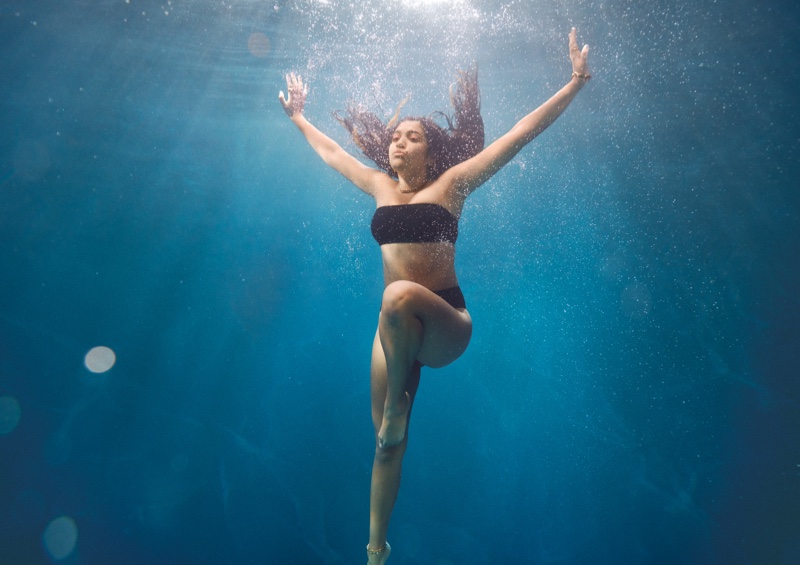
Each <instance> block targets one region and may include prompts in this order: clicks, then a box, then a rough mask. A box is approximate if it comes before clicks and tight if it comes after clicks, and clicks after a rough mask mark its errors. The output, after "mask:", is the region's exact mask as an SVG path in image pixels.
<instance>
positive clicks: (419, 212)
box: [371, 202, 458, 245]
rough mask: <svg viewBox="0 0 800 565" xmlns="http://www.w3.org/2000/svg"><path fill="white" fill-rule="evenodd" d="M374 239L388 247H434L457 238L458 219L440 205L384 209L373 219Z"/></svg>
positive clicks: (376, 212)
mask: <svg viewBox="0 0 800 565" xmlns="http://www.w3.org/2000/svg"><path fill="white" fill-rule="evenodd" d="M371 227H372V237H374V238H375V241H377V242H378V244H379V245H384V244H385V243H434V242H442V241H449V242H450V243H453V244H455V242H456V239H457V238H458V218H456V217H455V216H454V215H453V214H452V213H451V212H450V211H449V210H448V209H447V208H445V207H444V206H442V205H440V204H430V203H427V202H426V203H419V204H398V205H395V206H381V207H380V208H378V209H377V210H375V214H374V215H373V216H372V226H371Z"/></svg>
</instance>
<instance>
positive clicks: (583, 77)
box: [572, 71, 592, 80]
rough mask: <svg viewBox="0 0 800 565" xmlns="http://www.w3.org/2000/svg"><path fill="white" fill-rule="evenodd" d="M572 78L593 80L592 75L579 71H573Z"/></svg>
mask: <svg viewBox="0 0 800 565" xmlns="http://www.w3.org/2000/svg"><path fill="white" fill-rule="evenodd" d="M572 76H574V77H578V78H582V79H583V80H589V79H590V78H592V75H590V74H589V73H579V72H577V71H572Z"/></svg>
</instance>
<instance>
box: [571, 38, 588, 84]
mask: <svg viewBox="0 0 800 565" xmlns="http://www.w3.org/2000/svg"><path fill="white" fill-rule="evenodd" d="M569 58H570V60H571V61H572V71H573V72H575V73H578V75H587V76H588V75H589V45H588V44H586V45H584V46H583V48H582V49H580V48H579V47H578V30H577V29H575V28H574V27H573V28H572V29H571V30H570V32H569Z"/></svg>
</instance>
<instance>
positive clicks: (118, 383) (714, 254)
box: [0, 0, 800, 565]
mask: <svg viewBox="0 0 800 565" xmlns="http://www.w3.org/2000/svg"><path fill="white" fill-rule="evenodd" d="M799 20H800V17H799V11H798V9H797V8H796V7H795V4H794V3H789V2H783V3H778V2H772V3H766V4H765V3H761V2H755V1H753V0H748V1H744V0H739V1H736V0H733V1H724V0H718V1H703V2H665V1H663V0H662V1H661V2H658V3H655V2H643V3H637V2H628V1H624V0H611V1H606V2H599V1H578V2H573V3H567V2H560V1H557V0H541V1H536V2H533V1H531V2H520V1H513V2H512V1H509V2H497V1H491V2H489V1H487V2H478V1H477V0H458V1H456V0H440V1H439V2H438V3H437V2H428V3H424V2H411V1H410V0H409V1H404V0H398V2H394V3H391V4H388V3H384V2H379V1H378V0H365V1H362V2H354V3H350V2H346V1H343V0H331V1H329V2H322V1H316V2H315V1H311V0H302V1H301V0H296V1H290V2H287V1H283V0H274V1H271V2H255V1H252V0H251V1H237V0H230V1H229V2H187V1H183V0H172V1H168V2H162V1H159V2H155V1H150V0H130V2H126V1H125V0H114V1H110V0H106V1H103V2H97V1H91V2H90V1H88V0H78V1H74V2H43V1H25V2H23V1H2V2H0V43H1V44H2V47H3V51H2V52H3V57H0V104H1V105H0V124H2V135H0V432H2V435H0V563H2V564H13V565H16V564H22V565H28V564H39V563H51V562H55V561H57V562H61V563H69V564H91V565H94V564H105V563H114V564H137V565H139V564H183V563H187V564H189V563H191V564H205V563H209V564H217V563H220V564H228V563H232V564H238V563H243V564H249V563H270V564H312V563H331V564H345V563H346V564H352V563H363V562H364V561H365V559H364V555H363V547H364V544H365V543H366V541H367V526H368V497H369V477H370V467H371V462H372V454H373V438H372V433H373V432H372V428H371V422H370V414H369V397H368V370H369V353H370V346H371V340H372V336H373V334H374V331H375V325H376V321H377V309H378V305H379V301H380V295H381V288H382V282H381V274H380V257H379V254H378V249H377V246H376V245H375V243H374V242H373V241H372V240H371V238H370V234H369V229H368V222H369V217H370V215H371V211H372V202H371V200H370V199H369V198H368V197H365V196H363V195H362V194H361V193H360V192H358V191H357V190H355V189H353V188H352V187H351V186H349V185H348V184H347V182H346V181H345V180H344V179H342V178H341V177H340V176H339V175H337V174H336V173H335V172H333V171H331V170H329V169H327V168H326V167H325V166H324V165H323V164H322V163H321V162H319V160H318V159H317V158H316V156H315V155H314V154H313V152H312V151H311V150H310V149H309V148H308V147H307V145H306V144H305V141H304V140H303V138H302V136H301V135H300V134H298V132H297V131H296V130H295V128H294V127H293V126H292V124H291V123H290V122H289V121H288V120H287V119H286V118H285V116H284V114H283V112H282V110H281V108H280V106H279V104H278V102H277V100H276V97H277V92H278V90H280V89H282V88H283V89H285V84H284V83H283V82H282V76H283V74H284V73H286V72H287V71H297V72H300V73H302V74H303V75H304V76H305V77H306V78H307V79H308V80H309V81H310V82H311V85H312V91H311V95H310V97H309V101H308V105H307V115H308V116H309V118H310V119H311V120H312V121H314V122H315V123H316V124H317V125H319V126H320V127H321V128H322V129H323V130H325V131H326V132H328V133H329V134H330V135H332V136H333V137H334V138H335V139H337V140H338V141H339V142H340V143H342V144H343V145H344V146H345V147H347V148H348V149H349V150H354V147H353V145H352V143H349V142H348V140H347V138H346V135H345V132H344V130H343V129H342V128H340V127H339V126H338V124H336V122H335V121H334V119H333V118H332V116H331V112H332V111H333V110H335V109H341V108H343V107H344V106H345V104H346V102H347V100H349V99H355V100H360V101H364V102H367V103H369V104H370V105H372V106H373V107H376V108H377V107H380V108H383V110H384V111H386V112H387V113H390V112H391V111H392V110H393V108H394V105H395V104H396V103H397V102H399V100H400V99H402V97H403V96H404V95H405V94H406V93H408V92H411V93H412V101H411V103H410V104H409V106H408V107H407V110H408V112H409V113H428V112H432V111H434V110H437V109H447V94H446V93H447V86H448V84H449V83H450V82H451V81H452V80H453V76H454V72H455V69H457V68H459V67H465V66H466V65H468V64H469V63H470V62H471V61H473V60H474V61H477V63H478V65H479V68H480V81H481V87H482V92H483V110H484V112H483V113H484V118H485V121H486V129H487V137H488V138H490V139H492V138H494V137H497V136H498V135H501V134H502V133H504V132H505V131H506V130H507V129H508V128H510V127H511V126H512V125H513V124H514V123H515V121H516V120H517V119H519V118H520V117H521V116H523V115H524V114H525V113H526V112H528V111H530V110H532V109H533V108H535V107H536V106H537V105H538V104H539V103H541V102H542V101H544V100H546V99H547V97H549V96H550V95H551V94H552V93H553V92H555V91H556V90H557V89H558V88H559V87H560V86H561V85H562V84H563V83H564V82H565V81H566V80H567V78H568V76H569V72H570V68H569V61H568V59H567V56H566V55H567V51H566V33H567V32H568V30H569V27H570V26H571V25H576V26H577V27H578V28H579V40H580V41H581V42H582V43H583V42H587V43H589V44H590V45H591V48H592V50H591V53H590V66H591V70H592V72H593V74H594V75H595V77H594V79H593V80H592V81H591V82H590V83H589V85H588V86H587V88H585V89H584V90H583V91H582V92H581V93H580V95H579V97H578V98H577V99H576V100H575V102H574V103H573V104H572V106H571V107H570V108H569V109H568V110H567V112H566V113H565V114H564V115H563V116H562V117H561V118H560V119H559V120H558V122H557V123H556V124H555V125H554V126H553V127H552V128H551V129H549V130H548V131H547V132H545V133H544V134H543V135H542V136H541V137H540V138H538V139H537V140H536V141H535V142H534V143H533V144H532V145H531V146H529V147H528V148H526V149H525V150H524V151H523V152H522V153H521V154H520V155H519V156H518V157H517V158H516V159H515V160H514V161H513V162H512V163H511V164H509V165H508V166H507V167H506V168H505V169H504V170H503V171H502V172H501V173H500V174H498V175H497V176H496V177H495V178H494V179H492V180H491V181H490V182H489V183H488V184H486V185H485V186H484V187H482V188H481V189H480V190H479V191H478V192H476V193H475V194H474V195H473V196H472V197H471V199H470V200H469V201H468V202H467V205H466V208H465V212H464V217H463V219H462V222H461V237H460V239H459V242H458V258H457V266H458V270H459V279H460V282H461V286H462V288H463V289H464V292H465V295H466V299H467V302H468V305H469V308H470V312H471V313H472V316H473V319H474V322H475V331H474V337H473V340H472V343H471V344H470V347H469V349H468V350H467V352H466V354H465V355H464V356H463V357H462V358H460V359H459V360H458V361H457V362H455V363H454V364H452V365H451V366H448V367H446V368H444V369H441V370H435V371H433V370H427V369H425V370H423V377H422V384H421V388H420V393H419V396H418V398H417V402H416V404H415V409H414V420H413V422H412V424H411V431H410V447H409V451H408V454H407V456H406V461H405V466H404V476H403V486H402V488H401V492H400V498H399V500H398V504H397V506H396V509H395V513H394V516H393V520H392V524H391V529H390V532H389V540H390V541H391V542H392V545H393V547H394V552H393V554H392V558H391V560H390V561H389V562H390V563H391V564H393V565H402V564H425V565H429V564H433V565H456V564H457V565H469V564H506V563H531V564H550V563H565V564H572V563H576V564H585V563H592V564H620V563H624V564H627V563H631V564H633V563H665V564H672V563H675V564H691V563H713V564H737V563H742V564H773V563H775V564H794V563H800V379H798V376H799V375H798V367H799V366H800V353H799V351H800V348H798V343H800V304H798V299H797V290H798V287H799V283H800V261H798V257H799V256H800V233H798V232H800V229H798V228H799V227H800V223H799V220H800V196H798V191H797V179H798V178H800V159H799V158H798V157H799V156H800V133H799V132H800V127H798V126H799V125H800V124H798V121H800V118H799V117H798V116H800V112H799V111H798V110H799V108H798V104H797V88H798V84H800V80H799V79H800V73H799V72H798V71H797V57H798V47H797V46H798V41H797V40H798V33H797V31H796V30H797V29H798V27H797V26H798V23H800V21H799ZM254 34H260V35H255V36H254ZM264 37H266V39H267V40H268V43H267V42H265V41H264V39H263V38H264ZM251 38H253V39H251ZM248 41H250V45H249V47H248ZM96 346H105V347H108V348H110V349H111V350H113V352H114V353H115V356H116V357H115V359H116V363H115V364H114V365H113V367H111V369H110V370H107V371H105V372H100V373H94V372H91V371H89V370H88V368H87V365H86V361H85V359H86V355H87V353H88V352H89V351H90V350H91V349H92V348H93V347H96ZM75 536H77V537H75ZM57 558H60V560H57Z"/></svg>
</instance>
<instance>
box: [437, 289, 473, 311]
mask: <svg viewBox="0 0 800 565" xmlns="http://www.w3.org/2000/svg"><path fill="white" fill-rule="evenodd" d="M433 293H434V294H435V295H437V296H441V297H442V298H444V301H445V302H447V303H448V304H449V305H450V306H452V307H453V308H466V307H467V303H466V301H465V300H464V293H462V292H461V288H460V287H457V286H451V287H450V288H444V289H442V290H434V291H433Z"/></svg>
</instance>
